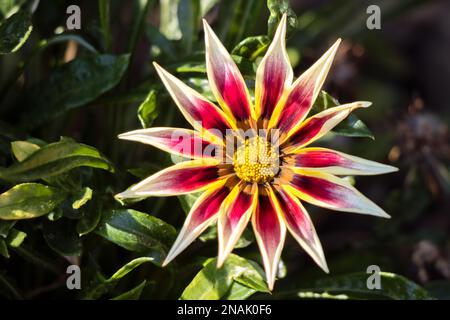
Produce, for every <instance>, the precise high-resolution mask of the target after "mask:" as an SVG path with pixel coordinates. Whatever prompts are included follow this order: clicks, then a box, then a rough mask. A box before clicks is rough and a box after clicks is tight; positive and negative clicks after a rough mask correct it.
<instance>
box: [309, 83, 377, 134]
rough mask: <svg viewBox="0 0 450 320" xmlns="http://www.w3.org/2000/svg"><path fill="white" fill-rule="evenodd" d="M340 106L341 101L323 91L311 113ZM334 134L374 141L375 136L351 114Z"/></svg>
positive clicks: (336, 128)
mask: <svg viewBox="0 0 450 320" xmlns="http://www.w3.org/2000/svg"><path fill="white" fill-rule="evenodd" d="M338 105H339V101H338V100H337V99H336V98H333V97H332V96H331V95H329V94H328V93H327V92H326V91H323V90H322V91H321V92H320V94H319V96H318V97H317V100H316V102H315V103H314V105H313V107H312V109H311V112H312V113H313V114H314V113H319V112H322V111H324V110H326V109H329V108H333V107H336V106H338ZM332 132H333V133H335V134H338V135H341V136H347V137H361V138H370V139H374V135H373V134H372V132H371V131H370V130H369V128H367V126H366V125H365V124H364V122H362V121H361V120H360V119H359V118H358V117H357V116H356V115H355V114H350V115H349V116H348V117H347V118H346V119H344V120H343V121H342V122H341V123H340V124H338V125H337V126H336V127H335V128H334V129H333V130H332Z"/></svg>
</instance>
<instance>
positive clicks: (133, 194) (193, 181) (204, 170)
mask: <svg viewBox="0 0 450 320" xmlns="http://www.w3.org/2000/svg"><path fill="white" fill-rule="evenodd" d="M219 163H220V161H218V160H214V159H198V160H192V161H186V162H181V163H178V164H176V165H173V166H171V167H169V168H166V169H164V170H161V171H159V172H157V173H155V174H153V175H151V176H150V177H148V178H146V179H144V180H142V181H141V182H139V183H138V184H136V185H134V186H132V187H131V188H129V189H127V190H125V191H124V192H122V193H120V194H118V195H116V198H118V199H127V198H141V197H150V196H156V197H162V196H172V195H181V194H187V193H191V192H197V191H201V190H203V189H205V188H207V187H208V186H209V185H210V184H211V183H214V182H216V181H218V180H219V179H222V178H224V177H225V175H222V174H221V170H223V169H221V168H220V167H219Z"/></svg>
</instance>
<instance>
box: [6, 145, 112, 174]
mask: <svg viewBox="0 0 450 320" xmlns="http://www.w3.org/2000/svg"><path fill="white" fill-rule="evenodd" d="M77 167H93V168H98V169H104V170H108V171H111V172H113V171H114V169H113V166H112V164H111V163H110V162H109V161H108V160H107V159H106V158H105V157H104V156H103V155H102V154H101V153H100V152H99V151H98V150H97V149H95V148H93V147H91V146H87V145H85V144H81V143H76V142H75V141H73V140H71V139H66V138H63V139H61V141H59V142H55V143H51V144H48V145H46V146H44V147H42V148H41V149H39V150H38V151H36V152H34V153H33V154H32V155H31V156H29V157H27V158H26V159H25V160H23V161H22V162H19V163H15V164H13V165H12V166H10V167H9V168H0V179H5V180H8V181H31V180H36V179H44V178H49V177H53V176H56V175H60V174H62V173H65V172H68V171H69V170H71V169H74V168H77Z"/></svg>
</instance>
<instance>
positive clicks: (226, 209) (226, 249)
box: [217, 182, 258, 268]
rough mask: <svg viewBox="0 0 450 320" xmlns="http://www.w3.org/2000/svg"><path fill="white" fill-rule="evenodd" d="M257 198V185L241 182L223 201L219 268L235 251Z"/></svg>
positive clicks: (220, 218)
mask: <svg viewBox="0 0 450 320" xmlns="http://www.w3.org/2000/svg"><path fill="white" fill-rule="evenodd" d="M257 200H258V187H257V185H256V184H253V185H250V184H247V183H244V182H241V183H240V184H238V185H237V186H236V187H234V189H233V190H232V191H231V193H230V194H229V195H228V197H227V198H226V199H225V201H224V202H223V203H222V206H221V208H220V214H219V219H218V222H217V229H218V238H219V256H218V259H217V267H218V268H220V267H221V266H222V264H223V263H224V262H225V259H226V258H227V257H228V255H229V254H230V253H231V251H233V248H234V245H235V244H236V242H237V241H238V240H239V238H240V236H241V235H242V232H243V231H244V229H245V227H246V226H247V223H248V221H249V220H250V217H251V215H252V213H253V211H254V208H255V205H256V201H257Z"/></svg>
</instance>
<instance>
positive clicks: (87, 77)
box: [21, 54, 129, 128]
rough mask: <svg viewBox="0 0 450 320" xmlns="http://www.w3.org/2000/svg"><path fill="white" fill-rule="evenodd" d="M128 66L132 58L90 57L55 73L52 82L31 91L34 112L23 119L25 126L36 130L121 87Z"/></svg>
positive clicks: (126, 56)
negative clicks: (119, 85) (118, 86)
mask: <svg viewBox="0 0 450 320" xmlns="http://www.w3.org/2000/svg"><path fill="white" fill-rule="evenodd" d="M128 63H129V55H128V54H125V55H120V56H114V55H108V54H103V55H99V54H90V55H87V56H83V57H79V58H76V59H74V60H72V61H71V62H68V63H66V64H64V65H62V66H61V67H58V68H56V69H54V70H53V72H52V73H51V74H50V76H49V78H48V79H46V80H45V81H40V82H39V84H38V85H37V86H35V87H34V88H33V89H31V92H30V93H29V97H28V108H29V110H30V111H29V112H27V113H25V114H24V116H23V118H22V119H21V124H22V126H23V127H25V128H35V127H37V126H40V125H42V124H44V123H45V122H47V121H50V120H53V119H54V118H56V117H58V116H60V115H62V114H63V113H65V112H67V111H69V110H72V109H74V108H77V107H80V106H83V105H85V104H87V103H89V102H91V101H93V100H94V99H96V98H97V97H99V96H100V95H101V94H103V93H105V92H107V91H109V90H111V89H112V88H113V87H115V86H116V85H117V84H118V83H119V81H120V79H121V78H122V76H123V75H124V73H125V71H126V70H127V68H128Z"/></svg>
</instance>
